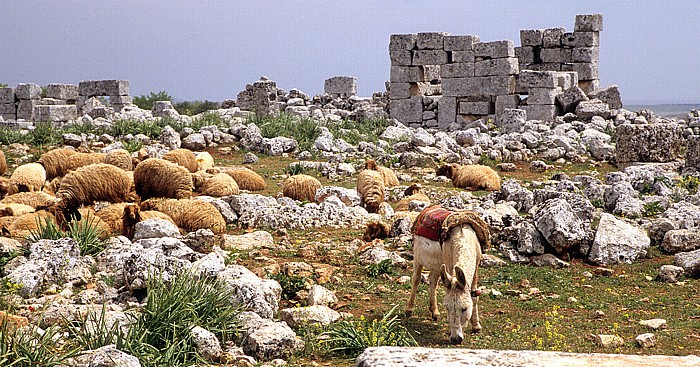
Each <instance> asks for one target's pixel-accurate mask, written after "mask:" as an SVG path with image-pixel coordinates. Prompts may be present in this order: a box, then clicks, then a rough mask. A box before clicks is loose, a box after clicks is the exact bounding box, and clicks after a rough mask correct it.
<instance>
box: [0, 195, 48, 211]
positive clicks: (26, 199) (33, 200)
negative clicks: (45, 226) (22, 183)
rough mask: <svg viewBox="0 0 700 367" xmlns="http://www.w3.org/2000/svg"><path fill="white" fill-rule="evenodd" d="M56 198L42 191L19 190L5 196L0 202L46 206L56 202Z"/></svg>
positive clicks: (34, 206) (37, 206) (36, 206)
mask: <svg viewBox="0 0 700 367" xmlns="http://www.w3.org/2000/svg"><path fill="white" fill-rule="evenodd" d="M56 200H57V198H56V197H55V196H53V195H49V194H47V193H45V192H43V191H35V192H20V193H17V194H13V195H9V196H6V197H5V198H4V199H2V200H0V203H3V204H9V203H16V204H25V205H29V206H31V207H32V208H35V209H37V208H46V207H50V206H52V205H54V204H56Z"/></svg>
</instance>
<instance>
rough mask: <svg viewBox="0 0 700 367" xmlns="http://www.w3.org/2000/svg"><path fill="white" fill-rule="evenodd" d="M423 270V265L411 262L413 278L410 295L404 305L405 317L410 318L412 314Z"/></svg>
mask: <svg viewBox="0 0 700 367" xmlns="http://www.w3.org/2000/svg"><path fill="white" fill-rule="evenodd" d="M422 270H423V265H421V264H419V263H417V262H415V261H414V262H413V277H411V295H410V296H409V297H408V302H407V303H406V316H408V317H411V315H412V314H413V307H414V306H415V302H416V293H417V292H418V285H419V284H420V278H421V271H422Z"/></svg>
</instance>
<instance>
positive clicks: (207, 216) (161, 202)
mask: <svg viewBox="0 0 700 367" xmlns="http://www.w3.org/2000/svg"><path fill="white" fill-rule="evenodd" d="M141 210H157V211H159V212H162V213H165V214H167V215H168V216H170V218H172V219H173V221H174V222H175V224H177V226H178V227H180V228H182V229H184V230H186V231H187V232H192V231H196V230H198V229H202V228H209V229H211V230H212V232H214V233H222V232H224V231H225V230H226V220H224V217H223V216H222V215H221V213H220V212H219V210H218V209H216V207H215V206H214V205H212V204H210V203H207V202H204V201H201V200H192V199H180V200H176V199H149V200H146V201H144V202H142V203H141Z"/></svg>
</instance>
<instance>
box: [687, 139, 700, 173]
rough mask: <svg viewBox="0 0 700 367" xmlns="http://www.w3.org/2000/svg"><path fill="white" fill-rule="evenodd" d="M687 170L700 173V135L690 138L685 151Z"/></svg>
mask: <svg viewBox="0 0 700 367" xmlns="http://www.w3.org/2000/svg"><path fill="white" fill-rule="evenodd" d="M685 168H695V169H696V170H699V171H700V135H690V136H688V141H687V143H686V150H685Z"/></svg>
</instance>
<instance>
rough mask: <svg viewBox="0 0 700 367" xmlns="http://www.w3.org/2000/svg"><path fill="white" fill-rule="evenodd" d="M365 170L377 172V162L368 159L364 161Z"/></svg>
mask: <svg viewBox="0 0 700 367" xmlns="http://www.w3.org/2000/svg"><path fill="white" fill-rule="evenodd" d="M365 169H371V170H374V171H376V170H377V162H375V161H374V159H368V160H367V161H365Z"/></svg>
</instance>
